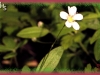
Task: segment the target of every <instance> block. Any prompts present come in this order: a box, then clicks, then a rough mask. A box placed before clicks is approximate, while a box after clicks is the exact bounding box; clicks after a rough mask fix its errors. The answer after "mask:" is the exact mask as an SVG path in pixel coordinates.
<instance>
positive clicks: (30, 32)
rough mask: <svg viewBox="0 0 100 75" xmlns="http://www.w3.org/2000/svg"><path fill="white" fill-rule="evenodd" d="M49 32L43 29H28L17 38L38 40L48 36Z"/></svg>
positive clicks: (22, 31)
mask: <svg viewBox="0 0 100 75" xmlns="http://www.w3.org/2000/svg"><path fill="white" fill-rule="evenodd" d="M48 33H49V31H48V30H47V29H45V28H41V27H28V28H25V29H23V30H21V31H20V32H19V33H18V34H17V36H18V37H22V38H33V37H35V38H38V37H43V36H45V35H46V34H48Z"/></svg>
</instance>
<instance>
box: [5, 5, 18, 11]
mask: <svg viewBox="0 0 100 75" xmlns="http://www.w3.org/2000/svg"><path fill="white" fill-rule="evenodd" d="M7 11H13V12H18V10H17V8H15V6H14V5H12V4H10V5H8V6H7Z"/></svg>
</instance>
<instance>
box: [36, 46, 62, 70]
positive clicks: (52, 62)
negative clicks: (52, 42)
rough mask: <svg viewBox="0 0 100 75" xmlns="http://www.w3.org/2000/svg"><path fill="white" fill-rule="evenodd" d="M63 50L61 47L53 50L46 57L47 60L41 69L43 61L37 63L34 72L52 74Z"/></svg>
mask: <svg viewBox="0 0 100 75" xmlns="http://www.w3.org/2000/svg"><path fill="white" fill-rule="evenodd" d="M63 51H64V50H63V49H62V47H61V46H59V47H56V48H54V49H53V50H51V51H50V53H49V55H46V56H45V57H47V59H46V60H45V62H44V65H43V66H42V67H41V65H42V63H43V59H42V60H41V62H40V63H39V65H38V67H37V69H36V72H52V71H53V70H54V69H55V68H56V66H57V65H58V63H59V61H60V58H61V56H62V54H63Z"/></svg>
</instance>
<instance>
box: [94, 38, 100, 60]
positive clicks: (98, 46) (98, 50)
mask: <svg viewBox="0 0 100 75" xmlns="http://www.w3.org/2000/svg"><path fill="white" fill-rule="evenodd" d="M94 56H95V59H96V60H97V61H99V60H100V39H98V40H97V41H96V43H95V46H94Z"/></svg>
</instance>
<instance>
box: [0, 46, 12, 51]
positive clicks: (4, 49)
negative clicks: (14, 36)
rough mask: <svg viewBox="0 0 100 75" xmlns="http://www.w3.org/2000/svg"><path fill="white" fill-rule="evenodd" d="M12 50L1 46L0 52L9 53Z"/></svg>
mask: <svg viewBox="0 0 100 75" xmlns="http://www.w3.org/2000/svg"><path fill="white" fill-rule="evenodd" d="M12 50H13V49H12V48H9V47H6V46H4V45H0V52H7V51H12Z"/></svg>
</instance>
